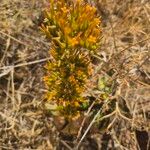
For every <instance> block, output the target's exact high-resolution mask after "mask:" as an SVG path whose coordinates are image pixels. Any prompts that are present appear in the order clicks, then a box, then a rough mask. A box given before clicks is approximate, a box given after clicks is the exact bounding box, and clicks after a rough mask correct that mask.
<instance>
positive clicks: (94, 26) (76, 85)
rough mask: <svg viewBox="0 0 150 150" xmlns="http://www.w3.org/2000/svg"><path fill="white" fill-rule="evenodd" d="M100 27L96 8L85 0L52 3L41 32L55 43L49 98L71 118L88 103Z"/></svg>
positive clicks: (49, 71)
mask: <svg viewBox="0 0 150 150" xmlns="http://www.w3.org/2000/svg"><path fill="white" fill-rule="evenodd" d="M99 26H100V18H99V17H98V16H97V14H96V8H95V7H94V6H91V5H90V4H87V3H85V2H84V1H83V0H68V1H66V0H59V1H56V0H50V6H49V8H48V9H47V10H46V11H45V20H44V22H43V24H42V25H41V30H42V31H43V32H44V33H45V35H46V36H47V38H48V39H49V40H50V41H51V43H52V45H51V49H50V55H52V57H53V59H52V60H51V61H49V62H48V63H47V65H46V69H47V75H46V76H45V77H44V81H45V83H46V86H47V89H48V92H47V94H46V98H47V100H48V102H52V103H55V104H56V105H57V110H59V112H60V113H61V115H63V116H65V117H67V118H70V117H73V116H77V115H78V114H80V110H81V107H82V106H83V105H84V104H85V103H87V99H86V98H85V97H83V95H82V94H83V92H84V91H85V90H86V83H87V81H88V79H89V77H90V75H91V73H92V71H91V70H92V68H91V61H90V54H91V53H96V50H97V48H98V46H99V40H100V32H101V31H100V29H99Z"/></svg>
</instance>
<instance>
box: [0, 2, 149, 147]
mask: <svg viewBox="0 0 150 150" xmlns="http://www.w3.org/2000/svg"><path fill="white" fill-rule="evenodd" d="M89 2H91V3H92V4H93V5H96V7H97V9H98V13H99V14H100V16H101V18H102V32H103V38H102V41H101V47H100V49H99V55H98V56H95V57H94V58H93V65H95V74H94V75H93V77H92V79H91V82H92V83H93V86H95V84H96V83H97V80H98V78H99V77H103V76H107V77H109V82H110V81H113V93H114V94H112V97H111V99H112V100H114V104H113V106H112V105H111V106H112V107H113V111H112V112H110V113H107V114H106V115H105V116H103V117H99V114H100V113H101V111H103V110H102V109H99V108H98V110H97V111H96V113H95V115H94V116H91V118H90V120H89V119H88V117H86V116H85V117H83V118H80V119H79V120H78V121H76V122H73V123H69V124H67V126H65V128H63V129H62V130H61V131H60V130H59V131H58V130H57V129H56V127H57V128H59V127H58V125H59V126H61V125H63V124H64V120H63V119H61V118H53V117H51V115H50V114H49V113H47V112H45V111H44V110H43V107H42V103H43V95H44V93H45V86H44V84H43V81H42V77H43V76H44V74H45V70H44V64H45V62H46V61H47V60H49V59H50V56H49V55H48V50H49V47H50V45H49V43H48V42H47V41H46V40H45V38H44V37H43V35H42V34H41V32H40V31H39V29H38V26H39V25H40V23H41V14H42V11H43V9H44V8H45V7H46V6H47V5H48V3H47V2H46V0H43V1H40V0H38V1H35V0H31V1H29V0H27V1H26V0H21V1H19V0H13V1H11V0H2V1H1V3H0V101H1V103H0V149H4V150H5V149H39V150H42V149H43V150H45V149H50V150H51V149H60V150H63V149H64V150H66V149H72V148H73V147H75V146H76V148H78V147H79V148H80V149H86V150H87V149H92V150H93V149H95V150H97V149H100V150H101V149H102V150H105V149H116V150H120V149H121V150H124V149H125V150H134V149H135V150H136V149H140V148H141V149H143V150H146V148H147V149H148V147H149V146H150V140H149V137H148V136H149V135H148V132H149V131H150V114H149V113H150V85H149V84H150V50H149V47H150V44H149V43H150V25H149V24H150V4H149V2H148V0H126V1H123V0H115V1H114V0H95V1H94V2H93V1H89ZM97 92H98V91H97V90H91V89H90V88H89V91H88V93H87V95H89V96H91V95H92V96H93V97H97V96H98V93H97ZM93 106H94V104H91V107H90V108H89V110H88V112H87V116H90V115H91V114H90V112H91V110H92V109H95V110H96V109H97V108H93ZM108 106H109V105H107V102H106V105H104V110H106V109H109V108H107V107H108ZM107 119H108V120H107ZM98 121H101V122H102V123H101V124H98V123H97V122H98ZM95 122H96V123H95ZM95 126H96V127H95ZM97 126H98V127H99V128H97ZM60 128H62V126H61V127H60ZM60 128H59V129H60ZM70 133H72V135H71V134H70Z"/></svg>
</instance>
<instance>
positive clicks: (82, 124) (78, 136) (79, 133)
mask: <svg viewBox="0 0 150 150" xmlns="http://www.w3.org/2000/svg"><path fill="white" fill-rule="evenodd" d="M94 104H95V102H93V103H92V104H91V106H90V107H89V109H88V111H87V113H86V116H85V117H84V119H83V121H82V123H81V127H80V129H79V131H78V135H77V139H76V141H78V139H79V138H80V135H81V131H82V129H83V127H84V124H85V121H86V119H87V117H88V115H89V113H90V111H91V109H92V107H93V106H94Z"/></svg>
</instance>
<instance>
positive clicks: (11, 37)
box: [0, 31, 28, 46]
mask: <svg viewBox="0 0 150 150" xmlns="http://www.w3.org/2000/svg"><path fill="white" fill-rule="evenodd" d="M0 33H1V34H3V35H5V36H7V37H9V38H10V39H12V40H14V41H16V42H18V43H20V44H22V45H24V46H28V45H27V44H25V43H24V42H22V41H20V40H18V39H16V38H14V37H13V36H11V35H9V34H7V33H5V32H3V31H0Z"/></svg>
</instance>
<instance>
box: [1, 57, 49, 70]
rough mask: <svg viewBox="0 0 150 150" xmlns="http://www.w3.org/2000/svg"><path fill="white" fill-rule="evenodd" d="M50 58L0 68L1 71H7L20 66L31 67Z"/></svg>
mask: <svg viewBox="0 0 150 150" xmlns="http://www.w3.org/2000/svg"><path fill="white" fill-rule="evenodd" d="M50 59H51V58H50V57H49V58H43V59H40V60H35V61H30V62H26V63H20V64H18V65H15V66H4V67H1V68H0V70H1V69H9V68H18V67H22V66H28V65H32V64H37V63H41V62H45V61H47V60H50Z"/></svg>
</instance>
